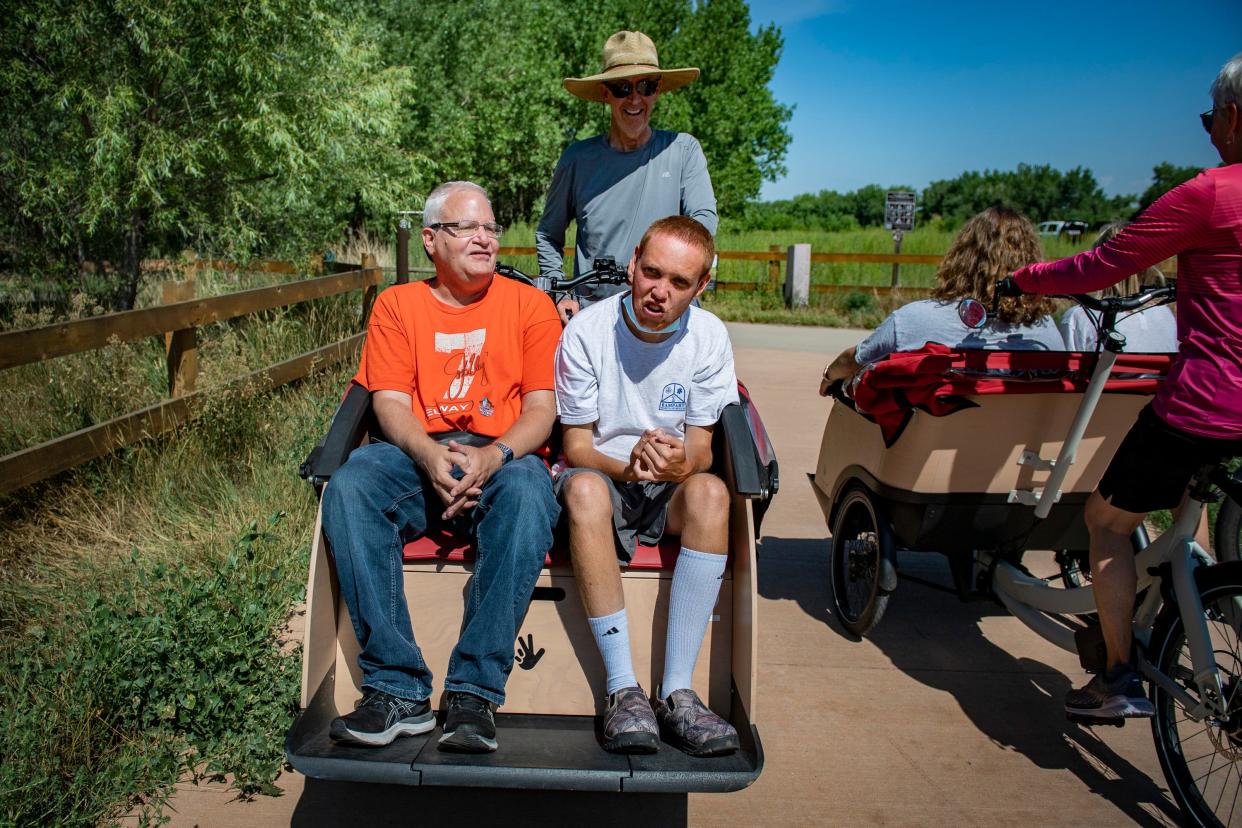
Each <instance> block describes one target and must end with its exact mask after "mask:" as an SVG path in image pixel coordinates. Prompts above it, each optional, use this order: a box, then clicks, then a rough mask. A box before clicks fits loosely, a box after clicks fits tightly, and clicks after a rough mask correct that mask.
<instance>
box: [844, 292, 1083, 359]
mask: <svg viewBox="0 0 1242 828" xmlns="http://www.w3.org/2000/svg"><path fill="white" fill-rule="evenodd" d="M957 307H958V303H957V302H942V301H940V300H939V299H920V300H919V301H917V302H911V303H910V304H908V305H902V306H901V307H900V308H898V309H897V310H895V311H893V312H892V313H891V314H889V315H888V318H887V319H885V320H884V321H883V322H881V323H880V326H879V327H878V328H876V329H875V330H874V331H873V332H872V333H871V336H869V337H867V338H866V339H864V340H863V341H862V342H860V343H858V347H857V348H856V349H855V350H854V359H855V360H857V361H858V363H859V364H860V365H867V364H870V363H872V362H876V361H878V360H880V359H882V358H884V357H886V356H888V355H889V354H891V353H894V352H895V351H917V350H918V349H919V348H922V347H923V345H924V344H926V343H928V342H938V343H940V344H941V345H948V346H949V347H950V348H984V349H987V350H990V351H1059V350H1061V349H1062V348H1063V347H1065V346H1064V345H1063V344H1062V341H1061V335H1060V334H1059V333H1058V332H1057V327H1056V325H1055V324H1054V323H1053V320H1052V317H1051V316H1045V317H1041V318H1040V319H1038V320H1036V321H1035V322H1033V323H1032V324H1030V325H1011V324H1009V323H1008V322H1002V321H1000V320H999V319H994V320H990V321H989V322H988V323H987V324H986V325H984V326H983V327H982V328H969V327H967V326H966V323H964V322H963V321H962V320H961V318H960V317H959V316H958V315H957Z"/></svg>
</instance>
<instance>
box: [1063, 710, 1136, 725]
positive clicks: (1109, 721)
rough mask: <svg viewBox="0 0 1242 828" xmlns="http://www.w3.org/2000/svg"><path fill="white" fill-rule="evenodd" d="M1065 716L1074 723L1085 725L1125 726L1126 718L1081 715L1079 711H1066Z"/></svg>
mask: <svg viewBox="0 0 1242 828" xmlns="http://www.w3.org/2000/svg"><path fill="white" fill-rule="evenodd" d="M1065 718H1067V719H1069V720H1070V721H1071V722H1073V723H1074V724H1080V725H1085V726H1087V727H1106V726H1111V727H1125V725H1126V720H1125V719H1121V718H1116V717H1111V716H1110V717H1108V718H1104V717H1102V716H1083V715H1082V714H1080V713H1066V714H1065Z"/></svg>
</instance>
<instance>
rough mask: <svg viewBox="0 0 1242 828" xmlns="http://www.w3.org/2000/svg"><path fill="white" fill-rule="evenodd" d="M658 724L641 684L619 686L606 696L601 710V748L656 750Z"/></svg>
mask: <svg viewBox="0 0 1242 828" xmlns="http://www.w3.org/2000/svg"><path fill="white" fill-rule="evenodd" d="M659 747H660V726H659V725H657V724H656V717H655V713H653V712H652V710H651V702H649V701H647V694H646V693H644V692H643V689H642V688H641V687H622V688H621V689H620V690H618V691H617V692H615V693H613V694H612V695H611V696H609V697H608V709H607V710H605V711H604V750H607V751H611V752H613V753H655V752H656V750H658V749H659Z"/></svg>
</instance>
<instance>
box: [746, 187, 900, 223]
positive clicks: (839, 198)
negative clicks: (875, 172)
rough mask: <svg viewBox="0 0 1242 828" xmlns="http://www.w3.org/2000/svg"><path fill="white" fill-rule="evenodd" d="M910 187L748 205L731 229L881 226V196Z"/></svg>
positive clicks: (828, 192) (833, 192) (831, 192)
mask: <svg viewBox="0 0 1242 828" xmlns="http://www.w3.org/2000/svg"><path fill="white" fill-rule="evenodd" d="M909 189H911V188H910V187H901V186H897V187H881V186H880V185H878V184H868V185H867V186H865V187H860V188H859V189H857V190H854V191H853V192H850V193H838V192H837V191H836V190H820V191H819V192H818V193H815V194H811V193H804V194H802V195H797V196H794V197H793V198H790V199H783V200H779V201H767V202H757V203H751V204H748V205H747V206H746V210H745V212H744V213H743V215H742V218H741V221H740V222H737V223H736V224H735V225H733V226H740V227H744V228H745V229H747V230H826V231H830V232H835V231H843V230H852V229H856V228H859V227H880V226H882V225H883V224H884V195H885V193H886V192H888V190H909Z"/></svg>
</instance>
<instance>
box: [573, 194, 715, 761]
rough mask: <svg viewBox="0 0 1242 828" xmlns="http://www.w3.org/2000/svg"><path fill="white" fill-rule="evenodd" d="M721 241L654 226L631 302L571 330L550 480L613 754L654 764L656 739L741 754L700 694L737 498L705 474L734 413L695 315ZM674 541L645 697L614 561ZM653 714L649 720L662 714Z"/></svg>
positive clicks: (693, 230)
mask: <svg viewBox="0 0 1242 828" xmlns="http://www.w3.org/2000/svg"><path fill="white" fill-rule="evenodd" d="M714 254H715V245H714V243H713V241H712V236H711V234H710V233H709V232H708V231H707V230H706V229H704V227H703V225H701V224H699V223H698V222H696V221H695V220H693V219H690V218H686V217H684V216H670V217H668V218H664V219H660V220H659V221H657V222H655V223H654V224H652V225H651V227H650V228H648V230H647V232H646V234H645V235H644V236H643V238H642V241H641V242H639V244H638V247H637V248H635V250H634V256H633V258H632V259H631V260H630V264H629V275H630V285H631V290H630V291H629V292H628V293H624V294H621V295H618V296H612V297H609V298H608V299H604V300H602V301H600V302H597V303H596V304H594V305H591V306H590V307H588V308H587V309H586V310H584V311H582V312H581V313H579V314H578V315H577V316H575V317H574V318H573V319H572V320H571V321H570V323H569V325H568V326H566V328H565V332H564V334H563V335H562V337H561V343H560V346H559V348H558V349H557V356H556V399H557V410H558V413H559V414H560V418H561V424H562V427H563V428H564V438H565V439H564V447H565V456H566V459H567V460H568V462H569V466H570V468H568V469H566V470H565V471H564V472H562V473H561V474H560V475H559V476H558V477H557V480H556V483H555V486H554V488H555V490H556V492H557V495H558V497H560V498H561V501H562V503H563V504H564V507H565V512H566V514H567V517H568V523H569V544H570V552H571V554H572V556H573V562H574V570H575V572H576V575H577V580H578V587H579V590H580V591H581V592H582V601H583V604H584V606H585V607H586V612H587V616H588V619H589V622H590V625H591V632H592V634H593V635H594V636H595V642H596V644H597V645H599V649H600V654H601V655H602V657H603V660H604V668H605V671H606V672H607V675H608V685H607V693H608V707H607V711H606V712H605V714H604V748H605V749H606V750H610V751H615V752H621V753H652V752H654V751H655V750H657V749H658V747H659V743H660V734H661V731H663V734H664V737H665V738H666V739H667V740H668V741H669V742H670V743H672V744H673V745H675V746H677V747H679V748H680V749H682V750H684V751H685V752H687V753H689V754H691V755H694V756H715V755H719V754H722V753H729V752H731V751H734V750H736V749H737V747H738V735H737V731H736V730H734V728H733V727H732V725H730V724H729V723H728V722H726V721H724V720H723V719H722V718H720V717H719V716H717V715H716V714H715V713H713V712H711V711H710V710H709V709H708V708H707V706H706V705H704V704H703V702H702V700H701V699H700V698H699V697H698V695H696V694H695V692H694V691H693V690H692V689H690V677H691V674H692V673H693V672H694V663H695V661H697V659H698V654H699V649H700V647H701V645H702V643H703V637H704V635H705V633H706V632H707V625H708V622H709V620H710V619H711V614H712V608H713V606H714V605H715V603H716V597H717V594H718V593H719V591H720V581H721V579H722V578H723V577H724V571H725V562H726V558H727V553H728V542H729V490H728V488H727V487H726V486H725V484H724V481H722V480H721V479H720V478H719V477H716V476H715V475H713V474H711V473H710V472H709V471H708V469H710V468H711V465H712V430H713V428H714V427H715V424H716V422H717V421H718V420H719V419H720V414H721V412H722V411H723V410H724V408H725V406H727V405H729V404H730V403H733V402H737V398H738V397H737V377H736V375H735V374H734V371H733V350H732V348H731V346H730V344H729V334H728V331H727V330H726V329H725V326H724V324H723V323H722V322H721V321H720V320H719V319H717V318H716V317H715V316H713V315H712V314H711V313H709V312H708V311H705V310H703V309H702V308H697V307H691V304H690V303H691V302H692V301H693V300H694V299H695V297H697V296H698V295H699V294H700V293H702V292H703V289H704V288H705V287H706V286H707V282H708V278H709V273H708V268H709V267H710V265H711V261H712V257H713V256H714ZM665 532H668V533H669V534H672V535H679V536H680V538H681V543H682V547H681V552H680V554H679V555H678V558H677V565H676V568H675V569H674V571H673V583H672V590H671V594H670V597H669V618H668V633H667V637H666V640H665V656H664V672H663V674H662V679H661V682H660V686H659V688H657V692H656V694H655V695H654V696H653V697H652V698H651V699H650V700H648V698H647V696H646V694H645V693H644V692H643V690H642V688H640V687H639V686H638V681H637V679H636V678H635V675H634V667H633V662H632V657H631V654H630V644H629V628H628V624H627V620H626V613H625V598H624V594H623V592H622V589H621V573H620V570H619V568H618V559H620V560H621V561H623V562H624V561H628V560H629V559H630V557H631V556H632V555H633V553H634V549H635V547H636V545H637V543H638V542H639V541H640V540H641V541H643V542H644V543H656V542H658V541H659V539H660V537H661V536H662V535H663V534H664V533H665ZM653 706H654V708H655V709H654V710H653V709H652V708H653Z"/></svg>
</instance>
